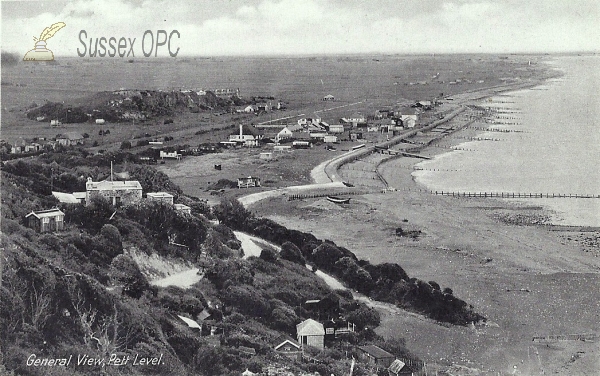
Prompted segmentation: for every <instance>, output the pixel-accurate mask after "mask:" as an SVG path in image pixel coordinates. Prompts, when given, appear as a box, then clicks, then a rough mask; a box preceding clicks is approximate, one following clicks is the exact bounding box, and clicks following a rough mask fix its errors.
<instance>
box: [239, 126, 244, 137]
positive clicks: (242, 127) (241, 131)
mask: <svg viewBox="0 0 600 376" xmlns="http://www.w3.org/2000/svg"><path fill="white" fill-rule="evenodd" d="M243 129H244V126H243V125H242V124H240V138H241V137H242V136H243V135H244V132H243Z"/></svg>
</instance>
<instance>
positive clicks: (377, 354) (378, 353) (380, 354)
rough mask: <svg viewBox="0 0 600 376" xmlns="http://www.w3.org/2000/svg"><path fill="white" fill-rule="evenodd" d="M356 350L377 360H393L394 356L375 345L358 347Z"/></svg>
mask: <svg viewBox="0 0 600 376" xmlns="http://www.w3.org/2000/svg"><path fill="white" fill-rule="evenodd" d="M358 348H359V349H361V350H362V351H364V352H366V353H367V354H369V355H371V356H372V357H374V358H377V359H382V358H394V355H392V354H390V353H389V352H387V351H385V350H384V349H382V348H381V347H377V346H375V345H365V346H358Z"/></svg>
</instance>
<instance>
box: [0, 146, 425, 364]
mask: <svg viewBox="0 0 600 376" xmlns="http://www.w3.org/2000/svg"><path fill="white" fill-rule="evenodd" d="M123 155H126V154H123ZM114 157H115V156H114V155H112V156H93V155H89V154H87V153H85V152H81V151H70V152H64V153H60V154H59V153H49V154H43V155H41V156H39V157H37V158H34V159H27V160H18V161H9V162H6V163H5V164H4V165H3V168H2V180H1V184H2V187H1V188H2V193H3V194H2V238H1V242H2V248H3V250H4V251H3V255H2V256H3V264H4V265H3V274H2V285H1V289H0V331H1V333H2V339H3V340H2V341H1V342H0V351H1V355H2V360H3V362H4V366H5V368H6V369H7V370H9V371H10V372H14V373H15V374H23V375H78V374H81V375H83V374H94V375H97V374H123V375H124V374H127V375H136V374H139V375H141V374H144V375H145V374H157V375H158V374H160V375H188V374H190V375H191V374H200V375H227V374H239V373H240V372H241V371H243V370H245V369H246V368H247V369H250V370H251V371H254V372H259V371H261V370H263V369H265V367H266V366H267V365H269V366H273V367H280V368H283V367H287V369H289V370H290V371H292V372H294V373H296V374H300V373H303V372H315V371H316V372H319V373H320V374H322V375H329V374H331V373H334V374H342V373H346V372H347V370H348V369H349V367H350V361H349V359H348V357H347V354H352V353H353V352H354V351H355V347H354V346H355V345H362V344H368V343H372V344H377V345H379V346H381V347H382V348H384V349H387V350H388V351H390V352H392V353H394V354H395V355H397V356H399V357H403V358H409V359H411V358H412V359H414V357H413V356H412V355H410V353H409V351H408V350H407V349H406V348H405V347H404V344H403V342H402V341H388V342H385V341H383V340H382V339H381V338H380V337H378V336H377V335H376V334H375V333H374V331H373V328H374V327H376V326H377V325H378V324H379V315H378V313H377V312H376V311H374V310H372V309H370V308H368V307H367V306H365V305H364V304H362V303H359V302H357V301H355V300H353V299H352V295H351V294H349V293H348V292H347V291H331V290H330V289H329V288H328V287H327V286H326V285H325V284H324V282H322V281H321V280H320V279H318V278H317V277H316V276H315V275H314V274H313V273H312V272H311V271H310V270H308V269H307V268H306V267H305V266H304V264H303V259H304V257H305V256H304V254H305V252H306V251H301V250H300V249H298V248H297V247H296V246H295V245H294V244H295V243H297V239H294V237H293V236H290V238H289V239H290V240H291V242H289V243H286V244H285V245H284V247H283V248H284V249H283V250H282V252H281V254H277V253H275V252H272V251H268V250H265V251H263V254H262V255H261V257H260V258H257V257H250V258H248V259H241V258H240V256H241V255H242V250H241V249H240V243H239V241H237V239H236V238H235V236H234V235H233V232H232V231H231V229H230V228H231V227H234V228H235V227H236V226H234V224H235V221H233V222H231V223H227V222H230V221H223V222H224V223H221V224H218V225H216V224H214V223H213V222H211V219H212V218H213V213H212V212H211V211H210V210H209V208H208V207H207V206H206V205H205V204H204V202H202V201H198V200H195V199H193V198H190V197H187V196H185V195H183V194H182V192H181V190H180V189H179V187H177V186H176V185H174V184H173V183H172V182H171V181H170V180H169V179H168V178H167V177H166V176H165V175H164V174H162V173H160V172H157V171H156V170H154V169H153V168H152V167H149V166H144V165H137V164H135V163H133V162H131V161H129V160H127V159H126V158H125V159H123V160H120V161H119V162H121V163H122V165H121V164H119V165H117V166H116V167H117V168H118V169H123V170H124V169H126V172H127V173H128V174H129V179H135V180H139V181H140V182H141V184H142V187H143V188H144V192H149V191H167V192H170V193H171V194H174V195H175V197H176V200H177V201H178V202H183V203H186V204H188V205H190V206H191V208H192V214H191V215H187V214H183V215H182V214H181V213H178V212H176V211H174V209H173V208H172V207H171V206H170V205H165V204H161V203H157V202H147V201H142V202H140V203H138V204H134V205H129V206H124V207H119V208H116V210H115V208H113V207H112V206H110V205H109V203H108V202H106V201H105V200H103V199H95V200H93V202H92V203H91V204H90V205H88V206H83V205H78V204H61V203H59V202H58V201H56V200H55V199H54V198H53V197H52V196H50V195H49V194H50V192H51V191H53V190H54V191H64V192H72V191H83V190H84V189H85V179H86V177H87V176H92V177H93V178H94V180H99V179H101V178H102V177H103V176H104V177H107V176H108V174H109V169H110V159H112V158H114ZM125 165H126V166H127V167H123V166H125ZM122 172H124V171H122ZM229 204H230V203H229V202H224V203H223V204H222V205H220V206H219V207H218V208H217V209H216V214H217V215H218V216H219V218H225V212H226V211H227V208H228V207H229ZM55 206H57V207H60V208H61V209H62V210H63V211H64V212H65V222H66V223H65V230H64V231H61V232H57V233H45V234H40V233H37V232H34V231H33V230H32V229H29V228H27V227H26V226H25V223H24V216H25V215H26V214H27V213H29V212H31V211H32V210H40V209H48V208H51V207H55ZM243 214H247V213H243ZM248 218H249V219H251V218H252V217H251V216H250V217H248ZM240 220H241V218H240ZM175 244H177V245H175ZM316 244H317V242H315V243H314V245H316ZM307 247H308V245H304V248H306V249H308V248H307ZM328 247H329V245H328V244H327V243H321V242H318V245H316V247H315V249H314V251H315V252H316V254H318V255H320V254H321V253H322V254H323V257H322V258H321V259H319V260H320V261H319V265H320V267H323V265H325V264H326V263H327V262H328V261H327V260H329V258H328V257H329V256H328V254H329V253H330V250H329V248H328ZM133 251H135V252H137V253H139V252H142V253H146V254H148V255H158V256H160V257H162V258H164V259H181V260H184V261H186V262H188V263H191V264H195V265H203V266H204V267H206V272H205V274H204V278H203V279H202V280H201V281H200V282H198V283H197V284H195V285H194V286H192V287H191V288H189V289H182V288H178V287H174V286H171V287H167V288H158V287H155V286H152V285H151V283H150V281H148V279H147V276H146V275H144V273H143V271H142V270H141V269H140V267H139V266H138V265H137V264H136V263H135V261H134V260H133V258H132V257H131V256H130V253H131V252H133ZM344 255H346V256H347V257H348V258H349V259H350V260H351V261H352V262H355V258H354V257H353V255H352V254H351V253H350V252H349V251H346V250H344ZM317 259H318V258H317ZM315 260H316V259H315ZM342 262H345V261H342ZM338 264H339V263H338ZM363 269H364V268H363ZM400 270H401V269H400ZM397 271H398V270H397V269H393V270H389V273H390V274H394V273H395V272H397ZM357 273H358V274H361V273H362V272H357ZM391 278H395V277H393V276H391ZM323 298H326V299H327V301H330V302H335V304H334V305H333V306H332V307H333V308H332V310H331V311H326V312H319V313H318V314H316V313H315V312H311V311H310V310H307V308H306V307H305V305H304V304H303V303H304V302H305V301H306V300H309V299H323ZM199 314H203V316H202V317H203V318H204V319H206V320H207V322H210V323H211V325H212V326H213V327H214V328H216V329H217V334H218V335H215V336H210V335H205V334H208V333H200V332H198V331H194V330H192V329H190V328H189V327H188V326H187V325H185V324H184V323H183V321H181V320H180V319H179V318H178V317H177V316H176V315H181V316H185V317H189V318H192V319H196V320H199V321H201V320H202V319H201V318H199V316H198V315H199ZM315 315H316V316H315ZM317 316H320V317H336V318H341V319H344V320H347V321H351V322H352V323H354V324H355V325H356V329H357V330H356V332H354V333H348V334H346V335H345V337H342V338H338V339H335V340H333V341H331V342H328V347H327V349H326V350H325V351H321V352H314V353H311V354H310V356H311V359H312V361H311V362H297V361H291V360H289V359H287V358H282V357H281V356H280V355H278V354H277V353H275V352H274V351H273V347H274V346H275V345H277V344H278V343H280V342H281V341H280V339H281V337H282V336H288V337H295V328H296V324H298V323H299V322H300V321H302V320H304V319H306V318H309V317H314V318H318V317H317ZM278 341H279V342H278ZM248 349H253V352H254V355H250V356H249V355H248ZM31 354H35V355H36V356H37V357H38V358H52V359H63V358H65V359H66V358H68V357H69V356H71V355H73V357H74V358H75V359H76V358H77V356H78V355H79V356H83V355H88V356H89V357H92V358H97V359H105V360H106V361H108V359H110V356H111V355H113V354H117V355H118V356H130V357H131V358H132V359H133V357H135V356H136V355H138V356H142V357H159V356H162V358H161V362H160V363H159V364H156V365H133V364H132V363H131V362H130V363H129V364H126V365H124V366H120V367H108V366H106V364H105V365H104V366H103V365H101V364H96V365H87V366H83V365H79V366H78V365H76V364H74V363H76V360H73V362H72V363H71V365H69V366H67V367H62V366H59V367H31V366H28V365H27V359H30V357H31ZM366 372H367V369H366V368H365V366H363V365H359V366H357V368H356V369H355V374H357V375H361V374H366Z"/></svg>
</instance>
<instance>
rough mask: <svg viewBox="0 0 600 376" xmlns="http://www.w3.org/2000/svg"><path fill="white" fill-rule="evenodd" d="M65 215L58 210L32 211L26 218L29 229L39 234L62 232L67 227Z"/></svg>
mask: <svg viewBox="0 0 600 376" xmlns="http://www.w3.org/2000/svg"><path fill="white" fill-rule="evenodd" d="M64 219H65V213H63V212H62V211H60V210H59V209H57V208H54V209H50V210H40V211H32V212H31V213H29V214H27V215H26V216H25V221H26V224H27V227H29V228H32V229H34V230H35V231H37V232H51V231H61V230H63V229H64V226H65V222H64Z"/></svg>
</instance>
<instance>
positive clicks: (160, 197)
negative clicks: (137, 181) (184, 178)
mask: <svg viewBox="0 0 600 376" xmlns="http://www.w3.org/2000/svg"><path fill="white" fill-rule="evenodd" d="M146 198H147V199H148V200H150V201H159V202H164V203H167V204H170V205H173V195H172V194H170V193H167V192H148V193H146Z"/></svg>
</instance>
